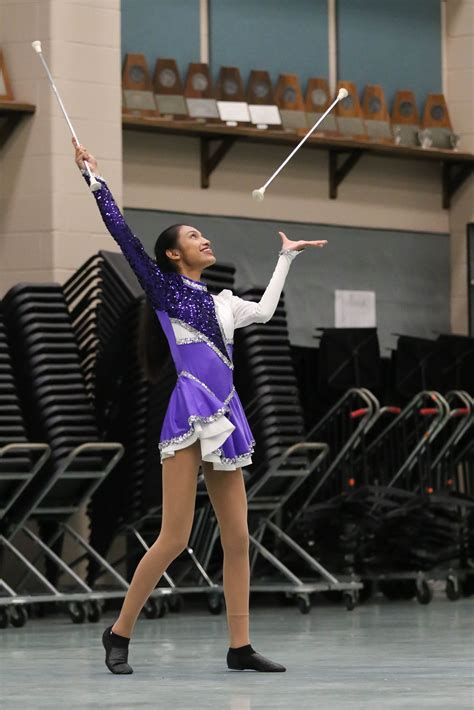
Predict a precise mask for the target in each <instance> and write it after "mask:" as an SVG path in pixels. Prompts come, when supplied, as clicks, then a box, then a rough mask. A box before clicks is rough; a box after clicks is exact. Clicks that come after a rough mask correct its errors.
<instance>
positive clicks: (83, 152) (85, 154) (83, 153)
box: [72, 137, 97, 173]
mask: <svg viewBox="0 0 474 710" xmlns="http://www.w3.org/2000/svg"><path fill="white" fill-rule="evenodd" d="M72 144H73V146H74V147H75V149H76V156H75V160H76V164H77V167H78V168H80V169H83V168H85V165H84V160H87V162H88V163H89V167H90V169H91V170H92V172H93V173H96V172H97V160H96V159H95V158H94V156H93V155H91V153H89V151H88V150H87V149H86V148H84V146H83V145H79V144H78V143H77V141H76V139H75V138H74V137H73V138H72Z"/></svg>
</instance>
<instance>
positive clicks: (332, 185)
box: [329, 149, 364, 200]
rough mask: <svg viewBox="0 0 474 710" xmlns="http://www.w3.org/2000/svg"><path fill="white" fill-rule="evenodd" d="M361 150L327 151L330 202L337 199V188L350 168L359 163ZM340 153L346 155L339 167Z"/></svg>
mask: <svg viewBox="0 0 474 710" xmlns="http://www.w3.org/2000/svg"><path fill="white" fill-rule="evenodd" d="M363 152H364V151H363V150H358V149H354V150H349V151H347V150H344V151H343V150H330V151H329V197H330V198H331V200H336V199H337V188H338V187H339V185H340V184H341V182H342V181H343V180H344V178H346V177H347V176H348V175H349V173H350V172H351V170H352V168H353V167H355V166H356V165H357V163H358V162H359V160H360V158H361V156H362V153H363ZM340 153H348V156H347V158H346V159H345V160H344V161H343V162H342V163H341V165H339V160H338V156H339V154H340Z"/></svg>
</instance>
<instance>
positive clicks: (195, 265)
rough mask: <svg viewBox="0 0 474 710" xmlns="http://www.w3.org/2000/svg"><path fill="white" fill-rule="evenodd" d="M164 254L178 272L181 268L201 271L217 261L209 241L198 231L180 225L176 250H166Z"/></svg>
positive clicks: (185, 225)
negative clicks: (174, 264)
mask: <svg viewBox="0 0 474 710" xmlns="http://www.w3.org/2000/svg"><path fill="white" fill-rule="evenodd" d="M166 254H167V256H168V257H169V258H171V259H173V261H174V262H175V263H176V265H177V267H178V269H179V270H180V271H182V270H183V267H184V268H185V269H199V270H202V269H205V268H206V266H211V264H215V263H216V261H217V259H216V257H215V256H214V252H213V251H212V247H211V242H210V240H209V239H206V237H205V236H204V235H203V234H202V233H201V232H200V231H199V229H196V228H195V227H191V226H189V225H187V224H183V225H181V227H180V229H179V235H178V245H177V249H167V251H166Z"/></svg>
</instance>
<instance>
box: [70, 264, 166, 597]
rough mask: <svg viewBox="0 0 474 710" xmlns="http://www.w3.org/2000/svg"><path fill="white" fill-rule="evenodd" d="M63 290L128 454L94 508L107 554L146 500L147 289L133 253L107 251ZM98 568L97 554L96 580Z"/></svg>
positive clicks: (105, 429) (103, 421) (100, 418)
mask: <svg viewBox="0 0 474 710" xmlns="http://www.w3.org/2000/svg"><path fill="white" fill-rule="evenodd" d="M63 290H64V295H65V299H66V302H67V304H68V308H69V312H70V315H71V320H72V324H73V328H74V331H75V333H76V337H77V340H78V343H79V349H80V356H81V361H82V366H83V369H84V373H85V378H86V382H87V389H88V392H89V393H90V397H91V401H92V403H93V406H94V409H95V414H96V418H97V422H98V426H99V430H100V433H101V437H102V438H103V440H105V441H107V440H114V441H120V442H121V443H122V444H123V445H124V447H125V455H124V457H123V459H122V460H121V461H120V462H119V464H118V466H117V467H116V468H115V469H114V471H113V472H112V474H111V475H110V476H109V477H108V479H107V480H106V481H105V482H104V484H103V485H102V486H101V487H100V488H99V489H98V490H97V491H96V492H95V494H94V495H93V496H92V498H91V501H90V503H89V507H88V514H89V517H90V521H91V526H90V527H91V531H90V542H91V545H93V547H95V549H97V551H98V552H99V553H100V554H101V555H104V556H106V555H107V552H108V550H109V548H110V545H111V543H112V541H113V540H114V538H115V536H116V534H117V533H118V531H119V530H120V528H121V526H122V525H123V524H124V523H127V522H129V521H132V520H135V519H137V518H138V517H140V515H141V514H142V512H143V509H144V507H145V505H146V503H145V499H144V495H143V481H144V478H145V475H146V469H145V465H146V463H145V455H146V439H147V408H148V387H149V386H148V383H147V382H146V381H145V379H144V376H143V373H142V369H141V367H140V365H139V362H138V356H137V331H138V325H139V319H140V313H141V309H142V307H143V303H144V295H143V290H142V288H141V286H140V284H139V283H138V281H137V279H136V277H135V275H134V273H133V271H132V269H131V268H130V266H129V265H128V263H127V261H126V259H125V257H124V256H123V255H122V254H119V253H116V252H107V251H99V252H98V253H97V254H95V255H94V256H92V257H91V258H90V259H88V260H87V261H86V262H85V263H84V264H83V265H82V266H81V267H80V268H79V269H78V270H77V271H76V272H75V273H74V274H73V275H72V276H71V278H70V279H69V280H68V281H67V282H66V283H65V284H64V286H63ZM158 463H159V462H158ZM98 573H99V568H98V567H97V565H96V563H95V561H94V560H91V561H90V565H89V571H88V582H89V584H93V583H94V582H95V581H96V575H97V574H98Z"/></svg>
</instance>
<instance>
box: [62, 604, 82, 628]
mask: <svg viewBox="0 0 474 710" xmlns="http://www.w3.org/2000/svg"><path fill="white" fill-rule="evenodd" d="M67 613H68V614H69V617H70V619H71V621H72V622H73V624H83V623H84V621H85V620H86V605H85V604H84V602H68V604H67Z"/></svg>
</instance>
